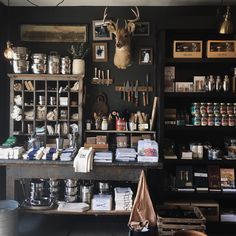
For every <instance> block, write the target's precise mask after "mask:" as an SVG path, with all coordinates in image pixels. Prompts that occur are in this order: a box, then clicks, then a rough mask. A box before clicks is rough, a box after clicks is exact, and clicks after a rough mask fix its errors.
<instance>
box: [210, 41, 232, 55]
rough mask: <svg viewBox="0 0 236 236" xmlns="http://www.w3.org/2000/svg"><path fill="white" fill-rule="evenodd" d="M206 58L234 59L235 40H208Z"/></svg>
mask: <svg viewBox="0 0 236 236" xmlns="http://www.w3.org/2000/svg"><path fill="white" fill-rule="evenodd" d="M207 57H208V58H235V57H236V40H208V41H207Z"/></svg>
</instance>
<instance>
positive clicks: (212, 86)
mask: <svg viewBox="0 0 236 236" xmlns="http://www.w3.org/2000/svg"><path fill="white" fill-rule="evenodd" d="M214 90H215V79H214V77H213V75H210V78H209V80H208V91H209V92H212V91H214Z"/></svg>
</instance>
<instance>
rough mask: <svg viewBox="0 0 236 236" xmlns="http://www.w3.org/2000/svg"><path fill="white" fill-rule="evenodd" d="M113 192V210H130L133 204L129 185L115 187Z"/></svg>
mask: <svg viewBox="0 0 236 236" xmlns="http://www.w3.org/2000/svg"><path fill="white" fill-rule="evenodd" d="M114 193H115V210H116V211H130V210H131V208H132V205H133V200H132V198H133V191H132V190H131V188H130V187H125V188H122V187H116V188H114Z"/></svg>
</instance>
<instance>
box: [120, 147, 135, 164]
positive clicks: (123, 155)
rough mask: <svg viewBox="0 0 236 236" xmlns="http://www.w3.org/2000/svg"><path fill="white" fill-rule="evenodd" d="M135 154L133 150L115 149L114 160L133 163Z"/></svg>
mask: <svg viewBox="0 0 236 236" xmlns="http://www.w3.org/2000/svg"><path fill="white" fill-rule="evenodd" d="M136 156H137V153H136V151H135V149H134V148H117V149H116V160H117V161H127V162H128V161H135V160H136Z"/></svg>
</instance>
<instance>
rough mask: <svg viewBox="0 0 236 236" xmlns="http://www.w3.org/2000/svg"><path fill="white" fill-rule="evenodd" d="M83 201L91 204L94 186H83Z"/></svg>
mask: <svg viewBox="0 0 236 236" xmlns="http://www.w3.org/2000/svg"><path fill="white" fill-rule="evenodd" d="M80 188H81V200H82V202H85V203H88V204H90V203H91V197H92V191H93V186H92V185H81V186H80Z"/></svg>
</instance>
